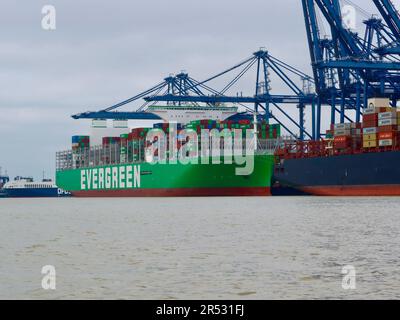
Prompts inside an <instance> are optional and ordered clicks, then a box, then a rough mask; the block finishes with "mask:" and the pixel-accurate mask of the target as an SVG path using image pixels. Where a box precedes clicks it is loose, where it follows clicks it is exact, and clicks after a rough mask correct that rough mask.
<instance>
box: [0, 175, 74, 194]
mask: <svg viewBox="0 0 400 320" xmlns="http://www.w3.org/2000/svg"><path fill="white" fill-rule="evenodd" d="M2 195H3V197H9V198H37V197H38V198H40V197H42V198H53V197H68V196H71V193H70V192H67V191H64V190H62V189H60V188H58V187H57V186H56V185H55V183H54V182H53V181H52V180H51V179H43V180H42V181H40V182H36V181H34V180H33V178H31V177H19V176H18V177H16V178H15V179H14V181H7V182H6V183H5V184H4V187H3V189H2V190H1V191H0V196H2Z"/></svg>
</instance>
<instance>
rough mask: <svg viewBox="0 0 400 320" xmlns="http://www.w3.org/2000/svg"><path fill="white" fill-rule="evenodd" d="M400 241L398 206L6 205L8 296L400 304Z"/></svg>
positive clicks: (2, 238)
mask: <svg viewBox="0 0 400 320" xmlns="http://www.w3.org/2000/svg"><path fill="white" fill-rule="evenodd" d="M399 235H400V198H317V197H291V198H279V197H270V198H261V197H260V198H130V199H126V198H125V199H122V198H121V199H115V198H114V199H73V198H71V199H1V200H0V298H2V299H11V298H12V299H14V298H16V299H29V298H33V299H79V298H81V299H82V298H83V299H94V298H100V299H125V298H126V299H203V298H204V299H220V298H221V299H308V298H312V299H314V298H321V299H322V298H327V299H337V298H340V299H342V298H343V299H356V298H361V299H363V298H372V299H383V298H400V241H399ZM44 265H53V266H54V267H55V268H56V276H57V278H56V280H57V282H56V290H50V291H46V290H43V289H42V287H41V281H42V274H41V268H42V266H44ZM345 265H353V266H354V268H355V270H356V289H354V290H344V289H343V288H342V277H343V275H342V273H341V271H342V267H343V266H345Z"/></svg>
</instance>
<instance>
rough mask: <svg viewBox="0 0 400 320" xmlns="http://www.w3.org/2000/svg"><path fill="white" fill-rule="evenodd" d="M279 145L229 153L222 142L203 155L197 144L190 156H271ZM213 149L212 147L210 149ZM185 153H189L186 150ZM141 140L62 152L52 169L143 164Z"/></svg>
mask: <svg viewBox="0 0 400 320" xmlns="http://www.w3.org/2000/svg"><path fill="white" fill-rule="evenodd" d="M281 144H282V140H281V139H257V149H255V148H254V140H250V141H249V143H247V144H246V143H243V144H242V145H241V146H240V147H241V149H239V150H238V149H237V147H236V148H235V146H233V148H232V149H231V150H228V151H226V150H224V146H223V142H222V143H221V145H220V147H219V148H217V149H216V148H215V145H214V146H211V145H210V146H209V150H208V151H207V152H204V151H202V150H201V144H200V143H199V147H198V149H197V150H195V151H193V153H190V155H191V156H193V157H199V156H203V155H208V156H210V155H211V156H214V155H221V156H223V155H228V156H229V155H234V154H240V152H241V154H243V155H244V154H246V148H247V150H252V152H254V154H274V153H275V150H276V149H277V148H278V147H279V146H280V145H281ZM213 147H214V148H213ZM187 149H188V150H192V149H191V148H190V147H189V148H187ZM145 152H146V150H145V147H144V141H138V142H136V143H134V144H132V143H127V145H126V146H121V145H119V144H111V145H108V146H101V145H100V146H93V147H90V148H83V149H74V150H65V151H60V152H57V153H56V170H57V171H63V170H71V169H79V168H90V167H97V166H106V165H115V164H124V163H127V164H129V163H133V164H134V163H143V162H145V161H146V160H145V159H146V155H145ZM167 155H168V151H167Z"/></svg>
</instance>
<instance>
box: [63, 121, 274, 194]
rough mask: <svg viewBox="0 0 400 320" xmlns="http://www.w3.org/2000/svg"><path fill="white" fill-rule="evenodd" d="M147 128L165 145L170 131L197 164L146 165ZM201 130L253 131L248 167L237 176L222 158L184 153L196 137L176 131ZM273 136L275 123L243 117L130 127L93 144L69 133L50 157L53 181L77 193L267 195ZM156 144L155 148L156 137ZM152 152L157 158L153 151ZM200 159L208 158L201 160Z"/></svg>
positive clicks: (196, 146) (196, 143) (195, 146)
mask: <svg viewBox="0 0 400 320" xmlns="http://www.w3.org/2000/svg"><path fill="white" fill-rule="evenodd" d="M152 129H156V130H159V131H161V132H163V133H164V134H165V136H166V137H167V141H166V142H164V143H165V144H166V145H167V146H169V145H170V140H169V139H170V138H169V137H170V135H171V134H172V133H173V132H172V131H174V130H176V136H177V149H178V150H180V149H181V148H182V147H185V150H186V151H185V152H188V154H191V155H192V158H191V160H193V159H194V158H196V159H197V163H196V161H194V162H192V161H191V162H190V163H188V164H184V163H181V162H180V161H177V162H176V163H170V162H168V163H160V162H159V163H149V161H148V160H147V159H148V156H149V155H148V154H147V155H146V150H147V147H148V146H149V144H152V143H153V144H156V143H158V142H157V140H154V141H150V142H149V141H148V139H146V137H147V134H148V133H149V132H150V130H152ZM204 129H208V130H210V131H211V130H213V129H217V130H216V132H218V133H221V132H222V131H224V132H225V131H229V132H232V131H231V130H233V129H236V130H240V133H241V134H242V137H244V135H245V132H247V131H248V130H254V129H256V137H257V139H253V140H252V141H257V143H256V144H254V145H253V148H255V146H257V148H255V149H257V150H256V151H255V152H254V156H253V157H252V159H253V164H254V166H253V170H252V171H251V172H250V173H249V174H245V175H239V174H237V171H236V170H237V168H238V164H237V163H233V162H232V163H226V162H224V161H223V160H222V159H220V160H221V162H220V163H215V162H214V161H213V160H215V157H214V158H213V157H211V156H210V154H211V153H208V155H207V156H202V154H200V153H197V154H196V152H194V153H190V151H191V150H193V149H196V150H199V149H200V146H201V145H202V141H201V139H200V138H199V139H198V140H197V141H196V140H194V141H190V139H188V137H187V136H186V137H185V138H182V134H181V133H182V132H183V131H182V130H185V131H186V132H193V133H196V134H197V135H198V136H199V137H201V132H202V130H204ZM224 129H229V130H224ZM171 130H172V131H171ZM253 132H254V131H253ZM279 137H280V126H279V125H276V124H273V125H269V124H267V123H265V122H261V123H257V124H256V125H254V123H252V121H251V120H248V119H241V120H215V119H202V120H191V121H189V122H186V123H176V128H174V127H171V126H170V124H169V123H167V122H163V123H157V124H154V125H153V127H152V128H134V129H132V130H131V131H130V132H129V133H124V134H121V135H120V136H115V137H110V136H107V137H102V141H101V145H93V146H92V145H91V137H90V136H73V137H72V149H71V150H67V151H63V152H58V153H57V155H56V159H57V161H56V162H57V172H56V183H57V185H58V186H59V187H60V188H62V189H64V190H67V191H69V192H71V193H72V195H73V196H78V197H79V196H80V197H135V196H136V197H151V196H152V197H167V196H268V195H270V194H271V190H270V187H271V179H272V171H273V166H274V152H275V148H276V145H277V141H278V140H279ZM229 138H230V139H232V137H231V136H230V137H229ZM253 138H254V137H253ZM159 143H160V144H157V145H158V146H159V148H160V145H161V141H159ZM218 143H225V140H224V139H220V141H219V142H218ZM161 149H162V148H160V150H161ZM240 151H242V150H240ZM253 151H254V149H253ZM167 153H168V151H167ZM153 156H154V157H160V156H161V155H160V154H158V149H157V150H156V152H155V153H154V154H153ZM168 156H169V154H168ZM205 158H208V160H206V161H204V160H205ZM206 162H208V163H206Z"/></svg>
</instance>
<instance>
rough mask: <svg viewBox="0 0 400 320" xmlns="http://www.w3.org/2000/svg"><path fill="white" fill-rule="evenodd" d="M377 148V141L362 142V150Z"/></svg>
mask: <svg viewBox="0 0 400 320" xmlns="http://www.w3.org/2000/svg"><path fill="white" fill-rule="evenodd" d="M377 146H378V143H377V141H376V140H375V141H364V142H363V148H376V147H377Z"/></svg>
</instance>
